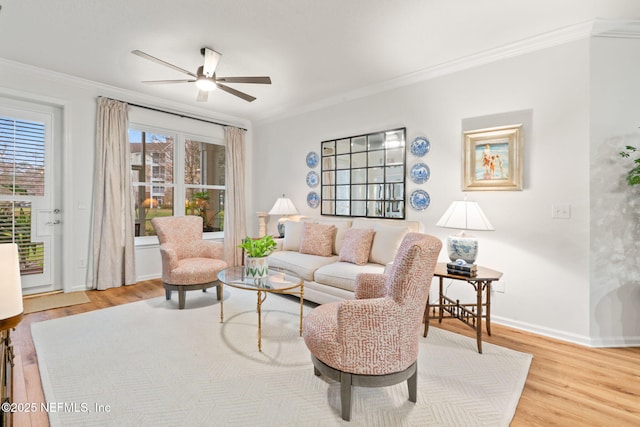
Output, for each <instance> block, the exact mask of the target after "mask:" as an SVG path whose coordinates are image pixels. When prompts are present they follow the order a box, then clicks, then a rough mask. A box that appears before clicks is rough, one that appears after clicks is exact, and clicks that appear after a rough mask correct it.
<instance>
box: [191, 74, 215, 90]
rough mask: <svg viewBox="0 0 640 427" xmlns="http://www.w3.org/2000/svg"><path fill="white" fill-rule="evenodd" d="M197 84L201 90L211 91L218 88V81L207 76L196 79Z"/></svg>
mask: <svg viewBox="0 0 640 427" xmlns="http://www.w3.org/2000/svg"><path fill="white" fill-rule="evenodd" d="M196 86H197V87H198V89H200V90H206V91H211V90H214V89H215V88H216V83H215V82H214V81H213V80H211V79H208V78H207V77H205V76H200V77H198V79H197V80H196Z"/></svg>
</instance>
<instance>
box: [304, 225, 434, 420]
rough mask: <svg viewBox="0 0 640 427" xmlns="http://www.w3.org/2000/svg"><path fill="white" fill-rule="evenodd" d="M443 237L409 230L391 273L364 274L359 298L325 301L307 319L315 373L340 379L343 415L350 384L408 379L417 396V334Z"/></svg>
mask: <svg viewBox="0 0 640 427" xmlns="http://www.w3.org/2000/svg"><path fill="white" fill-rule="evenodd" d="M441 248H442V242H441V241H440V240H439V239H437V238H435V237H433V236H429V235H426V234H420V233H409V234H407V235H406V236H405V238H404V240H403V241H402V244H401V245H400V248H399V250H398V253H397V255H396V258H395V260H394V263H393V266H392V268H391V271H390V273H389V275H384V274H359V275H358V276H357V277H356V283H355V297H356V299H355V300H347V301H341V302H335V303H330V304H323V305H320V306H318V307H316V308H315V309H313V310H312V311H311V312H310V313H309V314H308V315H307V316H306V318H305V320H304V340H305V343H306V345H307V347H308V348H309V350H310V352H311V359H312V361H313V365H314V372H315V374H316V375H318V376H319V375H321V374H323V375H325V376H327V377H329V378H331V379H334V380H336V381H340V399H341V406H342V407H341V409H342V418H343V419H344V420H346V421H349V420H350V419H351V386H360V387H383V386H389V385H393V384H397V383H400V382H402V381H405V380H407V384H408V388H409V400H410V401H411V402H415V401H416V397H417V369H418V368H417V358H418V342H419V341H418V340H419V338H420V329H421V324H422V320H423V316H424V307H425V305H426V302H427V297H428V295H429V288H430V286H431V279H432V278H433V271H434V269H435V266H436V262H437V259H438V254H439V253H440V249H441Z"/></svg>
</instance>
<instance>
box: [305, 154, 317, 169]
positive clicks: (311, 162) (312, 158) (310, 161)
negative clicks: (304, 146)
mask: <svg viewBox="0 0 640 427" xmlns="http://www.w3.org/2000/svg"><path fill="white" fill-rule="evenodd" d="M318 160H319V159H318V153H316V152H315V151H310V152H309V154H307V166H309V167H310V168H315V167H316V166H318Z"/></svg>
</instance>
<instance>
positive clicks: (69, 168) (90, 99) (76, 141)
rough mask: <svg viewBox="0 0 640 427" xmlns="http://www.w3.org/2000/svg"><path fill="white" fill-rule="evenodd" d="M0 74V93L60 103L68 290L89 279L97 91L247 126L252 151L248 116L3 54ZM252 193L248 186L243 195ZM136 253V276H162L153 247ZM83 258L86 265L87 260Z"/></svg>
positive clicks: (84, 285)
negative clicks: (171, 99)
mask: <svg viewBox="0 0 640 427" xmlns="http://www.w3.org/2000/svg"><path fill="white" fill-rule="evenodd" d="M0 76H2V79H1V80H0V97H6V98H15V99H19V100H25V101H30V102H35V103H44V104H49V105H55V106H60V107H61V108H62V109H63V116H64V117H63V126H64V129H63V134H64V140H63V141H62V144H61V149H62V150H63V160H62V162H63V164H62V165H61V167H62V168H63V173H62V174H63V182H60V183H57V185H56V187H57V188H56V191H62V197H63V209H62V212H63V216H62V221H63V242H62V244H63V254H62V265H61V268H62V277H63V288H64V290H65V291H67V292H69V291H73V290H84V289H86V288H87V286H89V285H90V283H91V280H90V274H89V275H88V273H87V268H86V267H81V262H80V260H85V263H86V261H88V260H90V259H91V252H90V244H91V239H90V238H91V207H92V203H93V201H92V193H93V176H94V153H95V152H94V146H95V123H96V99H97V97H98V96H106V97H113V98H116V99H121V100H126V101H129V102H132V103H137V104H142V105H151V106H154V107H158V108H160V109H168V110H173V111H180V112H183V113H186V114H191V115H195V116H198V117H202V118H205V119H210V120H213V121H218V122H224V123H230V124H233V125H235V126H240V127H244V128H248V129H249V132H247V137H246V139H247V144H248V146H249V149H248V151H249V153H248V156H249V157H250V147H251V131H250V122H248V121H246V120H243V119H239V118H235V117H230V116H226V115H223V114H212V113H211V112H208V111H205V110H198V109H194V108H191V107H188V106H184V105H177V104H175V103H169V102H167V101H163V100H160V99H156V98H151V97H146V96H141V95H137V94H135V93H131V92H127V91H122V90H119V89H116V88H112V87H109V86H105V85H101V84H97V83H93V82H89V81H86V80H81V79H76V78H72V77H69V76H65V75H60V74H56V73H52V72H49V71H46V70H41V69H37V68H33V67H28V66H24V65H21V64H17V63H14V62H10V61H5V60H2V59H0ZM141 114H142V113H140V115H141ZM164 116H166V115H164ZM169 117H171V116H169ZM164 120H165V122H166V120H169V119H168V118H167V117H165V118H164ZM248 177H250V174H249V175H248ZM250 196H251V193H250V192H249V194H248V196H247V197H250ZM154 249H155V251H154ZM136 257H137V262H136V265H137V269H138V271H137V275H138V278H139V279H146V278H151V277H160V274H161V266H160V257H159V255H158V253H157V248H153V247H149V246H144V247H141V248H139V249H138V250H137V251H136ZM87 264H89V265H90V263H87ZM88 276H89V277H88Z"/></svg>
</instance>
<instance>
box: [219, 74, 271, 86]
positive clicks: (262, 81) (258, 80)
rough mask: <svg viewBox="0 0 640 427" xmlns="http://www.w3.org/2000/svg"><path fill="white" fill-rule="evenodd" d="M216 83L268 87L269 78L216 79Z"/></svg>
mask: <svg viewBox="0 0 640 427" xmlns="http://www.w3.org/2000/svg"><path fill="white" fill-rule="evenodd" d="M216 81H218V82H224V83H256V84H263V85H270V84H271V77H266V76H264V77H216Z"/></svg>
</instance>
